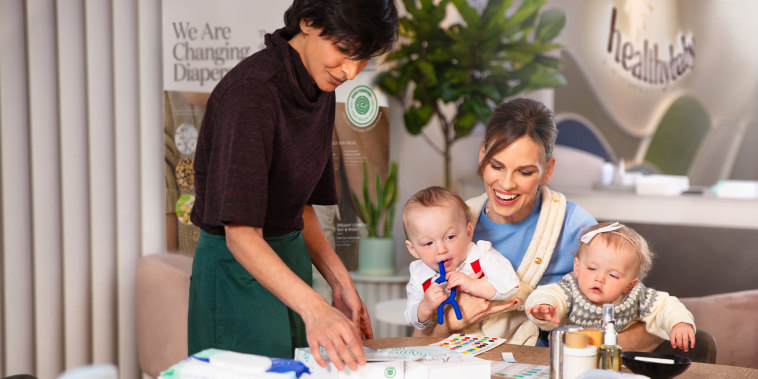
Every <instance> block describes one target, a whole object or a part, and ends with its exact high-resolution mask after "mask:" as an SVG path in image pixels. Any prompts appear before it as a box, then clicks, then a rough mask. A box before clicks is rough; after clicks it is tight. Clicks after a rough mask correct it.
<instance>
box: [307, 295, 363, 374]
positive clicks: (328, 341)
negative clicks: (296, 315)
mask: <svg viewBox="0 0 758 379" xmlns="http://www.w3.org/2000/svg"><path fill="white" fill-rule="evenodd" d="M322 304H323V305H322V306H319V307H316V308H311V309H310V311H309V312H307V313H305V314H302V315H301V316H302V317H303V322H304V323H305V329H306V338H307V339H308V346H310V348H311V355H313V357H314V358H315V360H316V363H318V365H319V366H321V367H326V362H325V361H324V358H323V357H322V356H321V352H320V351H319V347H320V346H323V347H324V350H326V355H327V356H328V357H329V360H330V361H331V362H332V363H334V365H335V366H336V367H337V369H338V370H340V371H342V370H344V369H345V365H347V366H348V367H350V369H351V370H353V371H356V370H357V369H358V365H361V366H363V365H365V364H366V355H365V354H364V353H363V344H362V342H361V337H360V330H359V328H358V324H357V323H355V322H353V321H352V320H350V319H349V318H347V317H346V316H345V315H344V314H343V312H342V311H341V310H338V309H337V308H335V307H332V306H330V305H329V304H327V303H326V302H322ZM361 304H362V303H361ZM369 331H370V326H369ZM348 349H349V351H348ZM351 352H352V354H351Z"/></svg>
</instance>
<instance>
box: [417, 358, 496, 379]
mask: <svg viewBox="0 0 758 379" xmlns="http://www.w3.org/2000/svg"><path fill="white" fill-rule="evenodd" d="M491 365H492V362H491V361H488V360H485V359H479V358H474V357H471V358H468V359H466V360H461V361H457V362H437V361H432V362H430V361H406V362H405V378H406V379H462V378H465V379H489V378H490V377H491V375H492V374H491V373H490V367H491Z"/></svg>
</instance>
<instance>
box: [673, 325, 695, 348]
mask: <svg viewBox="0 0 758 379" xmlns="http://www.w3.org/2000/svg"><path fill="white" fill-rule="evenodd" d="M669 340H671V347H673V348H675V349H682V350H684V351H688V350H689V349H690V348H694V347H695V329H693V328H692V325H690V324H688V323H686V322H680V323H678V324H676V325H674V327H673V328H671V333H670V335H669Z"/></svg>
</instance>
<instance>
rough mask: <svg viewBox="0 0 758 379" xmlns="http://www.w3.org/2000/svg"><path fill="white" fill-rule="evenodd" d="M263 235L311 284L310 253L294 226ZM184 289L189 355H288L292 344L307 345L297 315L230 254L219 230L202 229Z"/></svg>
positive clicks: (288, 264) (282, 257)
mask: <svg viewBox="0 0 758 379" xmlns="http://www.w3.org/2000/svg"><path fill="white" fill-rule="evenodd" d="M265 240H266V242H267V243H268V244H269V245H270V246H271V248H272V249H273V250H274V251H275V252H276V253H277V254H278V255H279V257H280V258H281V259H282V260H283V261H284V263H285V264H286V265H287V266H289V268H290V269H291V270H292V271H294V272H295V274H297V275H298V276H299V277H300V278H301V279H302V280H303V281H304V282H306V283H308V285H311V286H312V285H313V272H312V269H311V258H310V255H309V254H308V249H307V247H306V245H305V240H304V239H303V236H302V234H301V233H300V232H299V231H298V232H292V233H288V234H285V235H283V236H276V237H268V238H265ZM189 295H190V296H189V315H188V343H189V346H188V347H189V352H188V353H189V355H192V354H195V353H197V352H199V351H201V350H203V349H208V348H217V349H224V350H232V351H237V352H241V353H250V354H258V355H265V356H268V357H275V358H290V359H291V358H292V357H293V352H294V349H295V348H296V347H305V346H308V342H307V340H306V338H305V324H304V323H303V320H302V319H301V318H300V316H299V315H298V314H297V313H295V312H294V311H293V310H292V309H290V308H288V307H287V306H286V305H285V304H284V303H282V302H281V301H280V300H279V299H278V298H277V297H276V296H274V295H273V294H272V293H271V292H269V291H268V290H267V289H266V288H264V287H263V285H261V284H260V283H259V282H258V281H257V280H256V279H255V278H254V277H253V276H252V275H250V273H248V272H247V270H245V268H244V267H242V265H240V264H239V263H238V262H237V260H236V259H234V256H232V253H231V251H229V248H228V247H227V246H226V238H225V237H224V236H219V235H213V234H209V233H205V232H201V234H200V240H199V241H198V243H197V247H196V248H195V258H194V260H193V263H192V276H191V277H190V294H189Z"/></svg>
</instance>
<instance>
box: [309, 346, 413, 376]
mask: <svg viewBox="0 0 758 379" xmlns="http://www.w3.org/2000/svg"><path fill="white" fill-rule="evenodd" d="M295 360H296V361H300V362H303V363H304V364H305V365H306V366H308V369H309V370H311V374H310V375H308V374H306V375H303V376H301V377H300V378H301V379H348V378H349V379H358V378H360V379H403V378H405V365H404V362H403V361H388V362H367V363H366V365H365V366H359V368H358V371H351V370H350V368H349V367H345V370H344V371H339V370H337V367H335V366H334V363H332V362H330V361H329V359H327V358H326V357H324V360H326V368H323V367H321V366H319V365H318V363H316V360H315V359H313V356H312V355H311V349H310V348H307V347H299V348H297V349H295Z"/></svg>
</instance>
